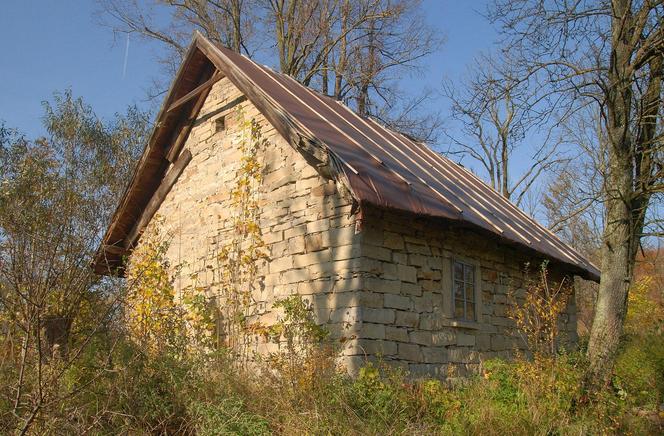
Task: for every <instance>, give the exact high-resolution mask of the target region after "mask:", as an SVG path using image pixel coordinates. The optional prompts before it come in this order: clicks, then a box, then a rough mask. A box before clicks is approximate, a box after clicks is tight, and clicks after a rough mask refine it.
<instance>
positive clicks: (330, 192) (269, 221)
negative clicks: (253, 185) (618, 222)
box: [158, 78, 576, 376]
mask: <svg viewBox="0 0 664 436" xmlns="http://www.w3.org/2000/svg"><path fill="white" fill-rule="evenodd" d="M239 95H240V93H239V91H238V90H237V88H235V86H234V85H233V84H232V83H231V82H230V81H229V80H228V79H226V78H224V79H222V80H220V81H219V82H218V83H217V84H215V85H214V87H213V88H212V90H211V91H210V93H209V96H208V99H207V100H206V102H205V104H204V106H203V109H202V110H201V114H200V115H199V119H198V120H197V121H196V123H195V125H194V127H193V129H192V131H191V133H190V136H189V138H188V139H187V142H186V144H185V147H186V148H187V149H189V150H190V151H191V152H192V156H193V157H192V161H191V162H190V164H189V165H188V167H187V168H185V170H184V172H183V174H182V176H181V177H180V179H179V180H178V182H177V183H176V184H175V186H174V187H173V189H172V190H171V191H170V192H169V194H168V195H167V197H166V199H165V200H164V202H163V203H162V205H161V206H160V209H159V211H158V214H159V215H161V216H162V217H164V228H165V229H166V230H167V231H168V232H170V233H171V234H172V235H173V243H172V244H171V246H170V247H169V249H168V252H167V258H168V260H169V263H170V265H171V266H172V268H173V270H174V271H175V270H176V269H178V268H180V269H181V271H180V274H179V276H178V277H177V279H176V280H175V281H174V283H175V285H176V286H177V287H179V288H178V291H179V290H181V288H183V287H184V286H188V285H193V284H194V281H193V280H192V279H191V278H190V277H192V276H193V275H196V277H197V279H196V283H195V285H196V286H202V287H207V288H209V295H210V297H215V296H217V295H216V294H215V293H218V284H215V281H216V280H218V277H219V274H218V271H210V270H209V266H213V268H215V269H217V268H219V267H220V265H219V262H218V258H217V254H218V252H219V250H220V249H221V248H222V247H224V245H225V244H227V243H228V241H230V240H231V236H232V235H234V234H235V229H234V228H233V226H232V217H233V216H234V213H235V211H234V209H233V204H232V201H231V190H232V189H233V186H234V181H236V180H237V175H238V171H239V169H240V167H239V164H240V162H241V159H242V153H241V152H240V149H239V147H238V145H239V141H240V138H241V131H240V126H241V125H242V123H241V122H240V120H239V118H238V117H237V115H236V112H235V109H232V110H230V111H227V112H226V113H219V112H218V110H219V108H220V107H222V106H223V105H225V104H226V103H228V102H230V101H233V100H234V99H235V98H236V97H238V96H239ZM241 107H242V111H243V113H244V117H245V120H246V119H251V118H255V120H256V121H257V122H259V123H260V124H261V125H262V126H263V134H264V136H265V138H266V139H268V141H269V147H266V148H265V149H264V150H260V151H259V152H258V155H257V158H258V161H260V162H261V164H262V165H263V171H264V177H263V182H262V186H261V188H260V189H259V194H258V197H257V198H256V201H257V202H258V205H259V211H258V218H257V225H258V226H259V227H260V230H261V233H262V239H263V242H264V243H265V248H266V250H267V251H268V253H269V259H266V260H261V261H259V262H257V263H256V267H257V274H256V276H257V277H256V279H255V281H256V283H254V284H253V285H254V289H253V291H252V298H254V299H255V301H256V303H255V309H256V315H255V318H254V319H255V320H260V321H261V322H263V323H266V324H269V323H273V322H276V320H277V319H278V315H279V313H278V312H277V311H275V310H274V309H273V308H272V303H273V302H274V300H275V299H278V298H284V297H287V296H289V295H294V294H298V295H301V296H303V298H305V299H306V300H307V301H308V302H310V303H311V306H312V310H313V313H314V315H315V317H316V320H317V322H319V323H321V324H325V325H326V327H327V328H328V329H329V330H330V332H331V334H332V336H333V338H344V339H346V340H348V342H346V344H345V345H346V346H345V348H344V351H343V352H342V358H343V359H345V360H343V362H345V364H346V365H347V366H348V368H349V369H351V370H352V369H353V368H355V369H357V368H359V365H360V364H361V362H365V357H367V358H368V360H371V359H374V358H375V356H376V355H379V354H381V355H383V356H387V357H388V359H386V360H387V361H389V362H391V363H392V364H393V365H395V366H401V367H404V368H407V369H409V370H410V371H412V372H413V374H414V375H420V374H421V375H434V376H435V375H439V376H446V375H447V370H448V369H449V370H450V371H451V373H454V374H456V376H462V375H465V374H470V373H472V372H473V371H476V370H477V369H478V367H479V359H480V357H481V358H482V359H487V358H490V357H492V356H504V357H509V356H510V355H511V353H512V352H513V350H514V349H515V347H516V346H519V347H522V346H523V344H521V343H519V341H518V340H516V339H514V337H513V336H511V334H512V333H511V331H512V329H513V328H514V322H513V321H512V320H511V319H510V318H509V304H510V297H509V295H510V294H514V295H515V296H516V297H517V298H521V299H523V297H524V296H525V289H524V288H525V285H524V284H525V283H526V280H525V277H524V275H523V266H524V265H525V264H526V262H530V263H533V259H531V258H529V257H528V255H527V253H525V252H522V251H519V250H516V249H515V248H514V247H511V246H503V245H500V243H499V241H498V240H497V239H496V238H488V237H486V236H485V235H479V234H477V233H474V232H472V231H469V230H468V229H461V228H452V227H450V226H449V225H447V224H445V223H443V222H442V221H440V220H432V219H428V218H425V217H414V216H412V215H406V214H400V213H398V212H395V211H389V210H379V209H374V208H371V207H370V206H367V205H362V207H361V212H362V214H361V217H362V220H361V221H358V220H357V217H358V215H356V214H351V211H353V210H355V209H354V205H353V201H352V199H351V197H350V196H349V195H348V192H347V191H346V190H345V188H344V187H343V185H342V183H341V182H335V181H334V180H328V179H326V178H324V177H322V176H321V175H319V173H318V172H317V170H316V168H314V167H313V166H311V165H310V164H309V163H307V162H306V161H305V159H304V158H303V157H302V155H300V154H299V153H298V152H297V151H296V150H295V149H294V148H293V147H292V146H291V145H290V144H288V143H287V142H286V140H285V139H284V138H282V137H281V136H280V135H279V134H278V133H277V132H276V130H275V129H274V128H273V127H272V126H270V125H269V123H268V122H267V121H266V120H265V118H264V117H263V116H262V115H261V114H260V113H259V112H258V110H257V109H256V108H255V107H254V106H253V105H252V104H251V102H249V101H245V102H243V103H241ZM222 115H223V116H226V120H227V124H226V129H225V130H224V132H221V133H217V132H216V131H215V129H214V126H213V123H214V120H215V119H216V118H217V117H218V116H222ZM457 256H458V257H462V258H463V259H469V260H471V261H475V262H477V265H479V268H480V277H481V283H479V284H478V286H479V287H480V289H479V290H480V291H481V292H480V294H481V297H480V301H479V304H480V306H479V312H480V314H481V315H482V316H481V319H480V322H478V323H470V325H459V324H458V323H457V324H455V320H454V318H453V316H452V313H451V307H452V306H451V298H452V289H451V286H452V281H453V280H452V277H451V276H450V274H451V270H452V268H451V262H452V259H453V258H456V257H457ZM564 272H565V271H564V269H563V268H561V267H559V266H556V267H555V268H554V269H553V270H552V273H551V278H552V279H554V278H559V277H562V274H563V273H564ZM572 301H573V299H572ZM574 311H575V307H574V305H573V303H571V304H570V306H569V307H568V308H567V312H566V314H565V316H564V317H563V319H562V321H561V326H560V327H561V331H562V332H564V333H565V334H566V335H567V336H569V341H571V342H574V341H576V333H575V325H576V316H575V313H574ZM275 346H276V344H270V343H263V342H261V339H260V338H259V339H257V342H256V344H255V351H257V352H266V351H268V350H270V349H274V348H275ZM448 364H450V365H452V366H450V367H449V368H448ZM455 368H458V370H455Z"/></svg>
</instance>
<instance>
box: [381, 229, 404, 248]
mask: <svg viewBox="0 0 664 436" xmlns="http://www.w3.org/2000/svg"><path fill="white" fill-rule="evenodd" d="M383 246H385V247H386V248H389V249H392V250H402V249H403V248H404V241H403V237H402V236H401V235H400V234H399V233H394V232H384V233H383Z"/></svg>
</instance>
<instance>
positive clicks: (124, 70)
mask: <svg viewBox="0 0 664 436" xmlns="http://www.w3.org/2000/svg"><path fill="white" fill-rule="evenodd" d="M128 58H129V34H128V33H127V44H126V45H125V55H124V65H123V67H122V78H123V79H124V78H125V75H127V59H128Z"/></svg>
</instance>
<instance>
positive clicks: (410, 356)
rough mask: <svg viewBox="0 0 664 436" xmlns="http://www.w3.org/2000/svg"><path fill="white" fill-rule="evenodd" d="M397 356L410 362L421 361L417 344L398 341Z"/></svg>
mask: <svg viewBox="0 0 664 436" xmlns="http://www.w3.org/2000/svg"><path fill="white" fill-rule="evenodd" d="M398 346H399V353H398V355H399V358H400V359H403V360H409V361H411V362H421V361H422V352H421V351H420V346H419V345H417V344H408V343H403V342H402V343H399V344H398Z"/></svg>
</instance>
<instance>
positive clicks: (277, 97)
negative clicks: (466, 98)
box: [167, 34, 600, 280]
mask: <svg viewBox="0 0 664 436" xmlns="http://www.w3.org/2000/svg"><path fill="white" fill-rule="evenodd" d="M192 46H194V47H197V48H198V49H199V50H201V52H202V53H204V54H205V55H206V56H207V58H208V59H209V60H210V61H211V62H212V64H213V65H214V66H215V67H216V68H217V69H218V70H219V71H221V73H223V74H224V75H226V76H227V77H228V78H229V80H231V82H233V83H234V84H235V85H236V86H237V87H238V88H239V89H240V90H241V91H242V92H243V93H245V94H246V95H247V97H248V98H249V100H250V101H251V102H252V103H253V104H254V105H256V106H257V108H258V109H259V110H260V111H261V112H262V113H263V114H264V115H265V116H266V118H267V119H268V120H269V121H270V122H271V123H272V124H273V125H274V126H275V128H276V129H277V130H278V131H279V132H280V133H281V134H282V135H283V136H284V137H285V138H286V139H288V140H289V142H290V143H291V145H293V146H294V147H295V148H298V149H299V150H300V151H303V153H304V154H305V155H306V156H305V157H309V158H311V159H310V161H312V162H314V164H316V163H318V164H319V166H323V165H326V166H327V167H328V168H330V169H331V170H330V173H331V175H332V176H335V177H336V178H337V179H339V180H340V181H342V182H343V183H344V184H346V185H347V188H348V189H349V190H350V192H351V193H352V195H353V197H354V198H355V199H356V200H357V201H358V202H359V203H360V205H362V204H372V205H376V206H379V207H384V208H388V209H396V210H400V211H406V212H411V213H414V214H417V215H425V216H431V217H439V218H444V219H447V220H453V221H456V222H459V223H467V224H469V225H471V226H473V227H475V228H479V229H483V230H485V231H488V232H491V233H493V234H495V235H498V236H499V237H500V238H502V239H503V240H505V241H506V242H509V243H513V244H517V245H519V246H522V247H525V248H528V249H531V250H534V251H536V252H538V253H541V254H542V255H545V256H546V257H549V258H551V259H553V260H556V261H559V262H562V263H564V264H567V265H570V266H572V267H573V268H574V270H575V272H576V273H578V274H580V275H582V276H584V277H586V278H590V279H593V280H598V279H599V274H600V273H599V270H598V269H597V268H596V267H595V266H594V265H593V264H592V263H590V262H589V261H588V260H587V259H585V258H584V257H583V256H581V255H580V254H579V253H578V252H576V251H575V250H574V249H572V248H571V247H569V246H568V245H567V244H565V243H564V242H562V241H561V240H560V239H559V238H558V237H557V236H556V235H555V234H553V233H552V232H551V231H549V230H548V229H547V228H545V227H544V226H542V225H540V224H539V223H538V222H537V221H535V220H534V219H533V218H532V217H530V216H528V215H527V214H525V213H524V212H522V211H521V210H520V209H519V208H517V207H516V206H515V205H513V204H512V203H511V202H510V201H509V200H507V199H506V198H504V197H503V196H501V195H500V194H499V193H498V192H496V191H495V190H494V189H492V188H491V187H489V186H488V185H487V184H486V183H484V182H483V181H481V180H480V179H479V178H478V177H477V176H475V175H474V174H473V173H471V172H470V171H468V170H467V169H465V168H463V167H462V166H460V165H457V164H456V163H454V162H453V161H451V160H450V159H448V158H446V157H445V156H443V155H441V154H439V153H437V152H435V151H433V150H432V149H431V148H429V147H428V146H426V145H425V144H423V143H420V142H417V141H414V140H412V139H411V138H409V137H407V136H405V135H403V134H400V133H399V132H395V131H393V130H391V129H389V128H387V127H385V126H383V125H381V124H380V123H378V122H376V121H374V120H373V119H371V118H364V117H361V116H359V115H358V114H356V113H355V112H354V111H352V110H351V109H349V108H348V107H347V106H345V105H344V104H343V103H341V102H339V101H337V100H334V99H333V98H330V97H328V96H325V95H322V94H320V93H318V92H315V91H313V90H311V89H309V88H307V87H305V86H303V85H302V84H300V83H298V82H297V81H295V80H294V79H292V78H291V77H289V76H286V75H283V74H279V73H276V72H274V71H272V70H271V69H269V68H267V67H265V66H262V65H259V64H257V63H255V62H253V61H251V60H250V59H248V58H246V57H244V56H242V55H239V54H237V53H235V52H233V51H231V50H228V49H225V48H223V47H219V46H216V45H214V44H212V43H211V42H209V41H208V40H207V39H205V38H204V37H202V36H201V35H198V34H197V35H195V37H194V42H193V43H192ZM185 68H186V67H185ZM169 100H171V101H172V100H173V99H172V98H170V97H169V98H167V101H169Z"/></svg>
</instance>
